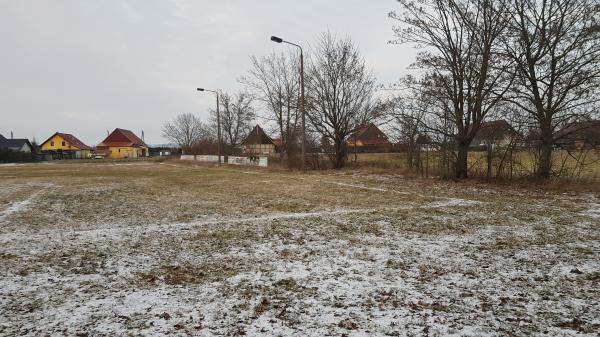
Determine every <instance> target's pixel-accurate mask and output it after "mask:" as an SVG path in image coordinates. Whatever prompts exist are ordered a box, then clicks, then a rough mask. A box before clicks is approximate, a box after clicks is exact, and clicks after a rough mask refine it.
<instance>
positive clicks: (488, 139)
mask: <svg viewBox="0 0 600 337" xmlns="http://www.w3.org/2000/svg"><path fill="white" fill-rule="evenodd" d="M517 135H518V132H517V131H516V130H515V129H514V128H513V127H512V125H510V123H509V122H507V121H505V120H497V121H491V122H484V123H482V124H481V127H480V128H479V131H478V132H477V134H476V135H475V138H473V142H472V144H473V145H487V144H492V145H498V146H508V145H510V144H511V142H514V139H515V137H516V136H517Z"/></svg>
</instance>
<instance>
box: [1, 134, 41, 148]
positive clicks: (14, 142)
mask: <svg viewBox="0 0 600 337" xmlns="http://www.w3.org/2000/svg"><path fill="white" fill-rule="evenodd" d="M2 138H3V139H0V149H9V150H17V151H18V150H21V149H22V148H23V146H24V145H27V146H28V147H29V150H30V151H33V145H31V143H30V142H29V139H24V138H23V139H6V138H4V137H2Z"/></svg>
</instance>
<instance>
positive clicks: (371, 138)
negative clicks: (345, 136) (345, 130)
mask: <svg viewBox="0 0 600 337" xmlns="http://www.w3.org/2000/svg"><path fill="white" fill-rule="evenodd" d="M354 138H356V140H357V141H360V142H361V143H363V145H387V144H391V143H390V141H389V139H388V137H387V136H386V135H385V133H383V131H381V130H380V129H379V128H378V127H377V126H375V124H373V123H369V124H366V125H363V126H361V127H360V128H358V130H356V132H355V133H354V134H352V135H351V136H350V139H351V140H352V141H354Z"/></svg>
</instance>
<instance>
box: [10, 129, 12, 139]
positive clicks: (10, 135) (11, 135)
mask: <svg viewBox="0 0 600 337" xmlns="http://www.w3.org/2000/svg"><path fill="white" fill-rule="evenodd" d="M10 139H13V132H12V130H11V131H10Z"/></svg>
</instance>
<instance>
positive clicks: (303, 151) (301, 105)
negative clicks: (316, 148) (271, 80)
mask: <svg viewBox="0 0 600 337" xmlns="http://www.w3.org/2000/svg"><path fill="white" fill-rule="evenodd" d="M271 41H273V42H276V43H287V44H290V45H292V46H294V47H298V49H300V100H301V102H300V110H301V113H302V171H306V117H305V115H306V111H305V106H304V101H305V100H304V52H303V50H302V47H300V45H297V44H295V43H292V42H289V41H285V40H284V39H282V38H280V37H277V36H271Z"/></svg>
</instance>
